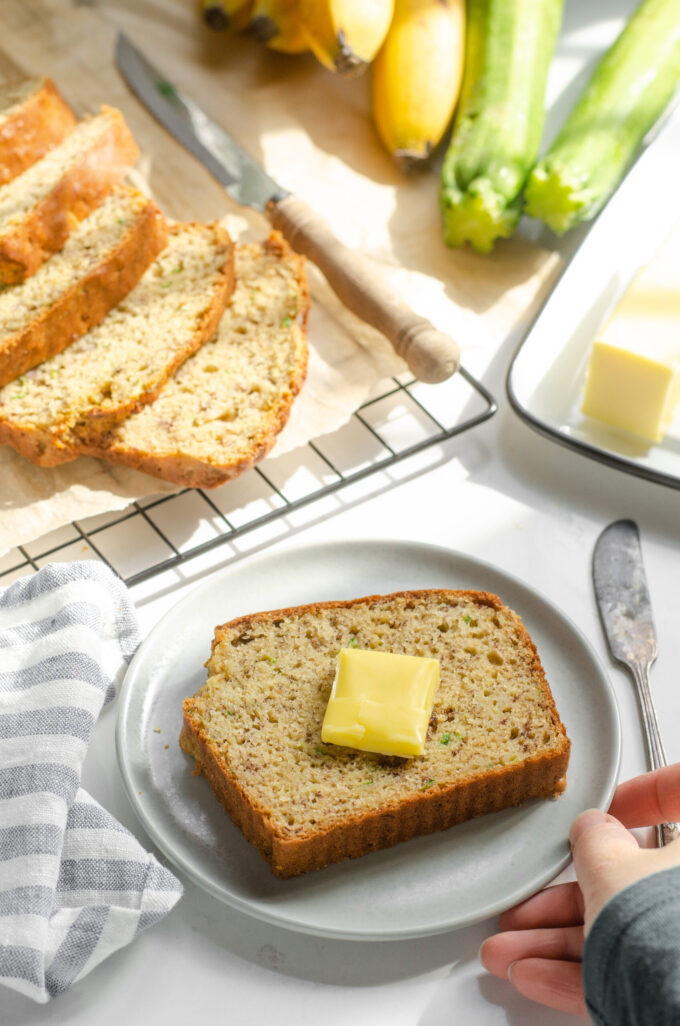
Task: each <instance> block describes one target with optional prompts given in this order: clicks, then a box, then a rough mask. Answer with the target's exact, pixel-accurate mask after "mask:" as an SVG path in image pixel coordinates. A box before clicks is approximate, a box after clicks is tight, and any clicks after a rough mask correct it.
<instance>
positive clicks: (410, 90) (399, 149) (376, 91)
mask: <svg viewBox="0 0 680 1026" xmlns="http://www.w3.org/2000/svg"><path fill="white" fill-rule="evenodd" d="M464 54H465V0H395V10H394V19H393V21H392V25H391V27H390V30H389V32H388V34H387V38H386V39H385V43H384V45H383V47H382V49H381V50H380V53H379V54H378V56H377V57H376V60H375V62H374V64H373V83H372V86H373V117H374V120H375V123H376V127H377V129H378V133H379V135H380V137H381V139H382V141H383V142H384V144H385V146H386V147H387V149H388V151H389V152H390V153H391V154H392V156H393V157H394V159H395V160H396V162H397V164H398V165H399V166H400V167H402V168H404V170H410V169H412V168H414V167H417V166H418V165H419V164H423V163H424V162H425V161H426V160H427V158H428V157H429V155H430V153H431V152H432V150H433V149H434V148H435V146H436V145H437V143H438V142H439V141H440V140H441V139H442V137H443V135H444V133H445V131H446V128H447V126H448V124H449V122H450V120H451V115H452V114H453V111H454V108H455V106H456V101H457V99H458V93H459V91H460V84H461V78H462V73H463V62H464Z"/></svg>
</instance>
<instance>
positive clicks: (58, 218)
mask: <svg viewBox="0 0 680 1026" xmlns="http://www.w3.org/2000/svg"><path fill="white" fill-rule="evenodd" d="M101 112H102V114H108V115H109V117H110V121H111V124H110V126H109V128H108V130H107V131H106V132H103V133H102V135H101V137H100V138H98V139H97V140H96V141H95V142H94V144H93V145H92V146H91V147H90V148H89V149H87V150H86V151H84V152H83V153H82V154H81V155H80V157H79V159H78V160H76V161H74V163H73V164H72V165H71V167H70V168H69V169H68V171H67V172H66V173H65V174H64V175H63V176H62V178H61V179H60V181H59V182H58V183H57V185H56V186H55V187H54V188H53V189H52V190H51V191H50V192H49V193H48V194H47V195H46V196H44V197H43V198H42V200H41V201H40V202H39V203H37V204H36V206H35V207H34V208H33V210H32V211H31V213H30V214H29V215H28V217H26V218H25V219H24V220H23V221H22V222H21V224H19V225H17V226H16V227H14V228H12V229H10V230H8V231H7V232H6V233H5V234H4V235H2V236H1V237H0V284H3V285H11V284H13V283H15V282H18V281H23V280H24V278H27V277H29V275H31V274H34V273H35V272H36V271H37V269H38V268H39V267H40V266H41V265H42V264H43V263H44V262H45V260H47V259H48V258H49V256H50V255H51V254H52V253H56V252H57V251H58V250H60V249H61V248H62V246H63V245H64V243H65V242H66V239H67V238H68V236H69V234H70V233H71V231H72V230H73V227H74V226H75V225H76V224H77V223H78V222H79V221H82V220H83V218H85V217H87V215H88V214H89V213H90V212H91V211H92V210H94V208H95V207H96V206H98V205H99V204H100V203H101V202H102V200H103V199H104V197H105V196H107V195H108V193H109V192H110V191H111V189H113V187H114V185H117V184H118V182H119V181H121V179H122V178H123V176H124V175H125V174H126V173H127V171H128V170H129V168H130V167H131V166H132V165H133V164H134V163H135V161H136V160H137V157H138V156H139V149H138V147H137V143H136V142H135V140H134V138H133V137H132V133H131V132H130V129H129V128H128V126H127V125H126V123H125V119H124V118H123V115H122V114H121V112H120V111H119V110H116V109H115V108H113V107H106V106H105V107H102V111H101Z"/></svg>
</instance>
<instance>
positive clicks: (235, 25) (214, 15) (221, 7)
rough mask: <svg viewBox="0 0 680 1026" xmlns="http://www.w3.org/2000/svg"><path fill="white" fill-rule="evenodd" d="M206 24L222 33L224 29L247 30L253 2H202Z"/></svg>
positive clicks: (244, 0) (204, 0) (211, 0)
mask: <svg viewBox="0 0 680 1026" xmlns="http://www.w3.org/2000/svg"><path fill="white" fill-rule="evenodd" d="M200 5H201V14H202V17H203V21H204V22H205V24H206V25H207V26H208V27H209V28H211V29H216V30H217V31H218V32H221V31H222V30H223V29H227V28H231V29H242V28H245V27H246V25H247V24H248V21H249V19H250V9H251V7H252V6H253V2H252V0H200Z"/></svg>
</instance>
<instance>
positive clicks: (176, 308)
mask: <svg viewBox="0 0 680 1026" xmlns="http://www.w3.org/2000/svg"><path fill="white" fill-rule="evenodd" d="M233 286H234V276H233V243H232V242H231V240H230V239H229V236H228V235H227V233H226V232H225V231H224V229H223V228H221V227H220V226H219V225H216V224H215V225H201V224H184V225H173V226H172V227H171V228H170V230H169V232H168V243H167V246H166V247H165V249H163V250H162V252H161V254H160V256H158V257H157V259H156V260H155V261H154V263H153V264H151V266H150V267H149V268H148V269H147V270H146V271H145V272H144V274H143V276H142V277H141V279H140V280H139V282H138V284H137V285H136V286H135V287H134V288H133V289H132V291H131V292H129V293H128V295H127V296H126V297H125V298H124V299H123V300H122V301H121V302H120V303H119V304H118V305H117V306H115V307H114V308H113V309H112V310H111V311H110V312H109V313H108V314H107V315H106V317H105V318H104V320H103V321H102V322H101V323H100V324H98V325H97V326H96V327H95V328H92V330H91V331H88V332H87V333H86V334H85V335H82V336H81V337H80V338H79V339H77V340H76V341H75V342H73V343H72V344H71V345H70V346H68V347H67V348H66V349H64V351H63V352H61V353H58V354H57V355H56V356H53V357H51V358H50V359H49V360H45V362H44V363H41V364H39V365H38V366H37V367H34V368H33V370H30V371H28V372H27V373H26V374H24V375H22V376H21V377H20V378H18V379H17V380H16V381H13V382H11V383H10V384H9V385H5V387H4V388H2V389H0V442H3V443H6V444H8V445H11V446H13V447H14V448H15V449H16V450H17V451H18V452H20V453H21V454H22V455H24V456H26V457H27V458H28V459H30V460H32V461H33V462H34V463H38V464H39V465H41V466H54V465H55V464H58V463H64V462H67V461H68V460H72V459H75V458H76V456H78V455H80V454H81V451H82V449H81V443H83V444H84V443H87V444H89V445H96V444H97V443H98V440H99V438H100V437H101V435H103V434H105V433H107V432H108V431H110V430H111V428H112V427H113V425H114V424H115V423H117V422H118V421H120V420H122V419H123V418H124V417H126V416H128V415H129V414H130V413H132V412H133V411H134V410H136V409H138V408H139V407H140V406H142V405H143V404H144V403H146V402H150V401H151V400H152V399H153V398H154V397H155V396H156V395H157V394H158V392H159V391H160V389H161V388H162V386H163V384H164V383H165V382H166V381H167V379H168V378H169V377H170V376H171V375H172V374H173V372H174V371H175V370H176V369H177V367H178V366H179V365H180V364H181V363H182V361H183V360H185V359H186V358H187V356H189V355H190V354H191V353H193V352H195V350H196V349H198V347H199V346H200V345H201V343H202V342H204V341H206V340H207V339H209V338H211V337H212V335H213V334H214V333H215V331H216V329H217V325H218V323H219V319H220V317H221V316H222V313H223V311H224V307H225V305H226V303H227V302H228V299H229V296H230V295H231V292H232V290H233Z"/></svg>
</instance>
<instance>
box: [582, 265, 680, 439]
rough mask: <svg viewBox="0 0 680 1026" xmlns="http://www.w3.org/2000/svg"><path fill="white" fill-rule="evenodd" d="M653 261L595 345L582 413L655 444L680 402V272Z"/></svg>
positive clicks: (661, 437) (591, 354) (619, 306)
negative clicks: (670, 272) (670, 276)
mask: <svg viewBox="0 0 680 1026" xmlns="http://www.w3.org/2000/svg"><path fill="white" fill-rule="evenodd" d="M672 266H673V270H674V272H675V282H673V281H672V280H670V281H669V280H668V272H667V265H666V264H664V265H663V266H659V265H658V264H656V263H655V262H654V261H653V262H652V264H650V265H649V267H648V268H647V269H646V270H645V271H643V272H642V274H641V275H640V276H639V277H638V278H637V280H636V281H635V282H633V284H632V285H631V287H630V288H629V290H628V292H627V293H626V294H625V296H624V297H623V299H622V300H621V302H620V303H619V305H618V306H617V307H616V309H615V311H614V313H613V315H612V318H611V320H610V321H609V323H608V324H607V325H606V326H605V328H604V330H603V331H602V333H601V334H600V336H599V338H597V339H596V340H595V342H594V343H593V347H592V350H591V353H590V362H589V365H588V374H587V379H586V389H585V396H584V400H583V406H582V410H583V412H584V413H586V414H588V415H589V416H591V417H595V418H597V419H598V420H602V421H605V422H606V423H608V424H611V425H612V426H613V427H616V428H621V429H623V430H624V431H629V432H631V433H632V434H634V435H638V436H640V437H642V438H645V439H647V440H648V441H650V442H660V441H662V439H663V437H664V435H665V434H666V431H667V430H668V428H669V426H670V423H671V421H672V420H673V416H674V414H675V410H676V408H677V406H678V403H680V274H678V272H677V270H675V264H673V265H672Z"/></svg>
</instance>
